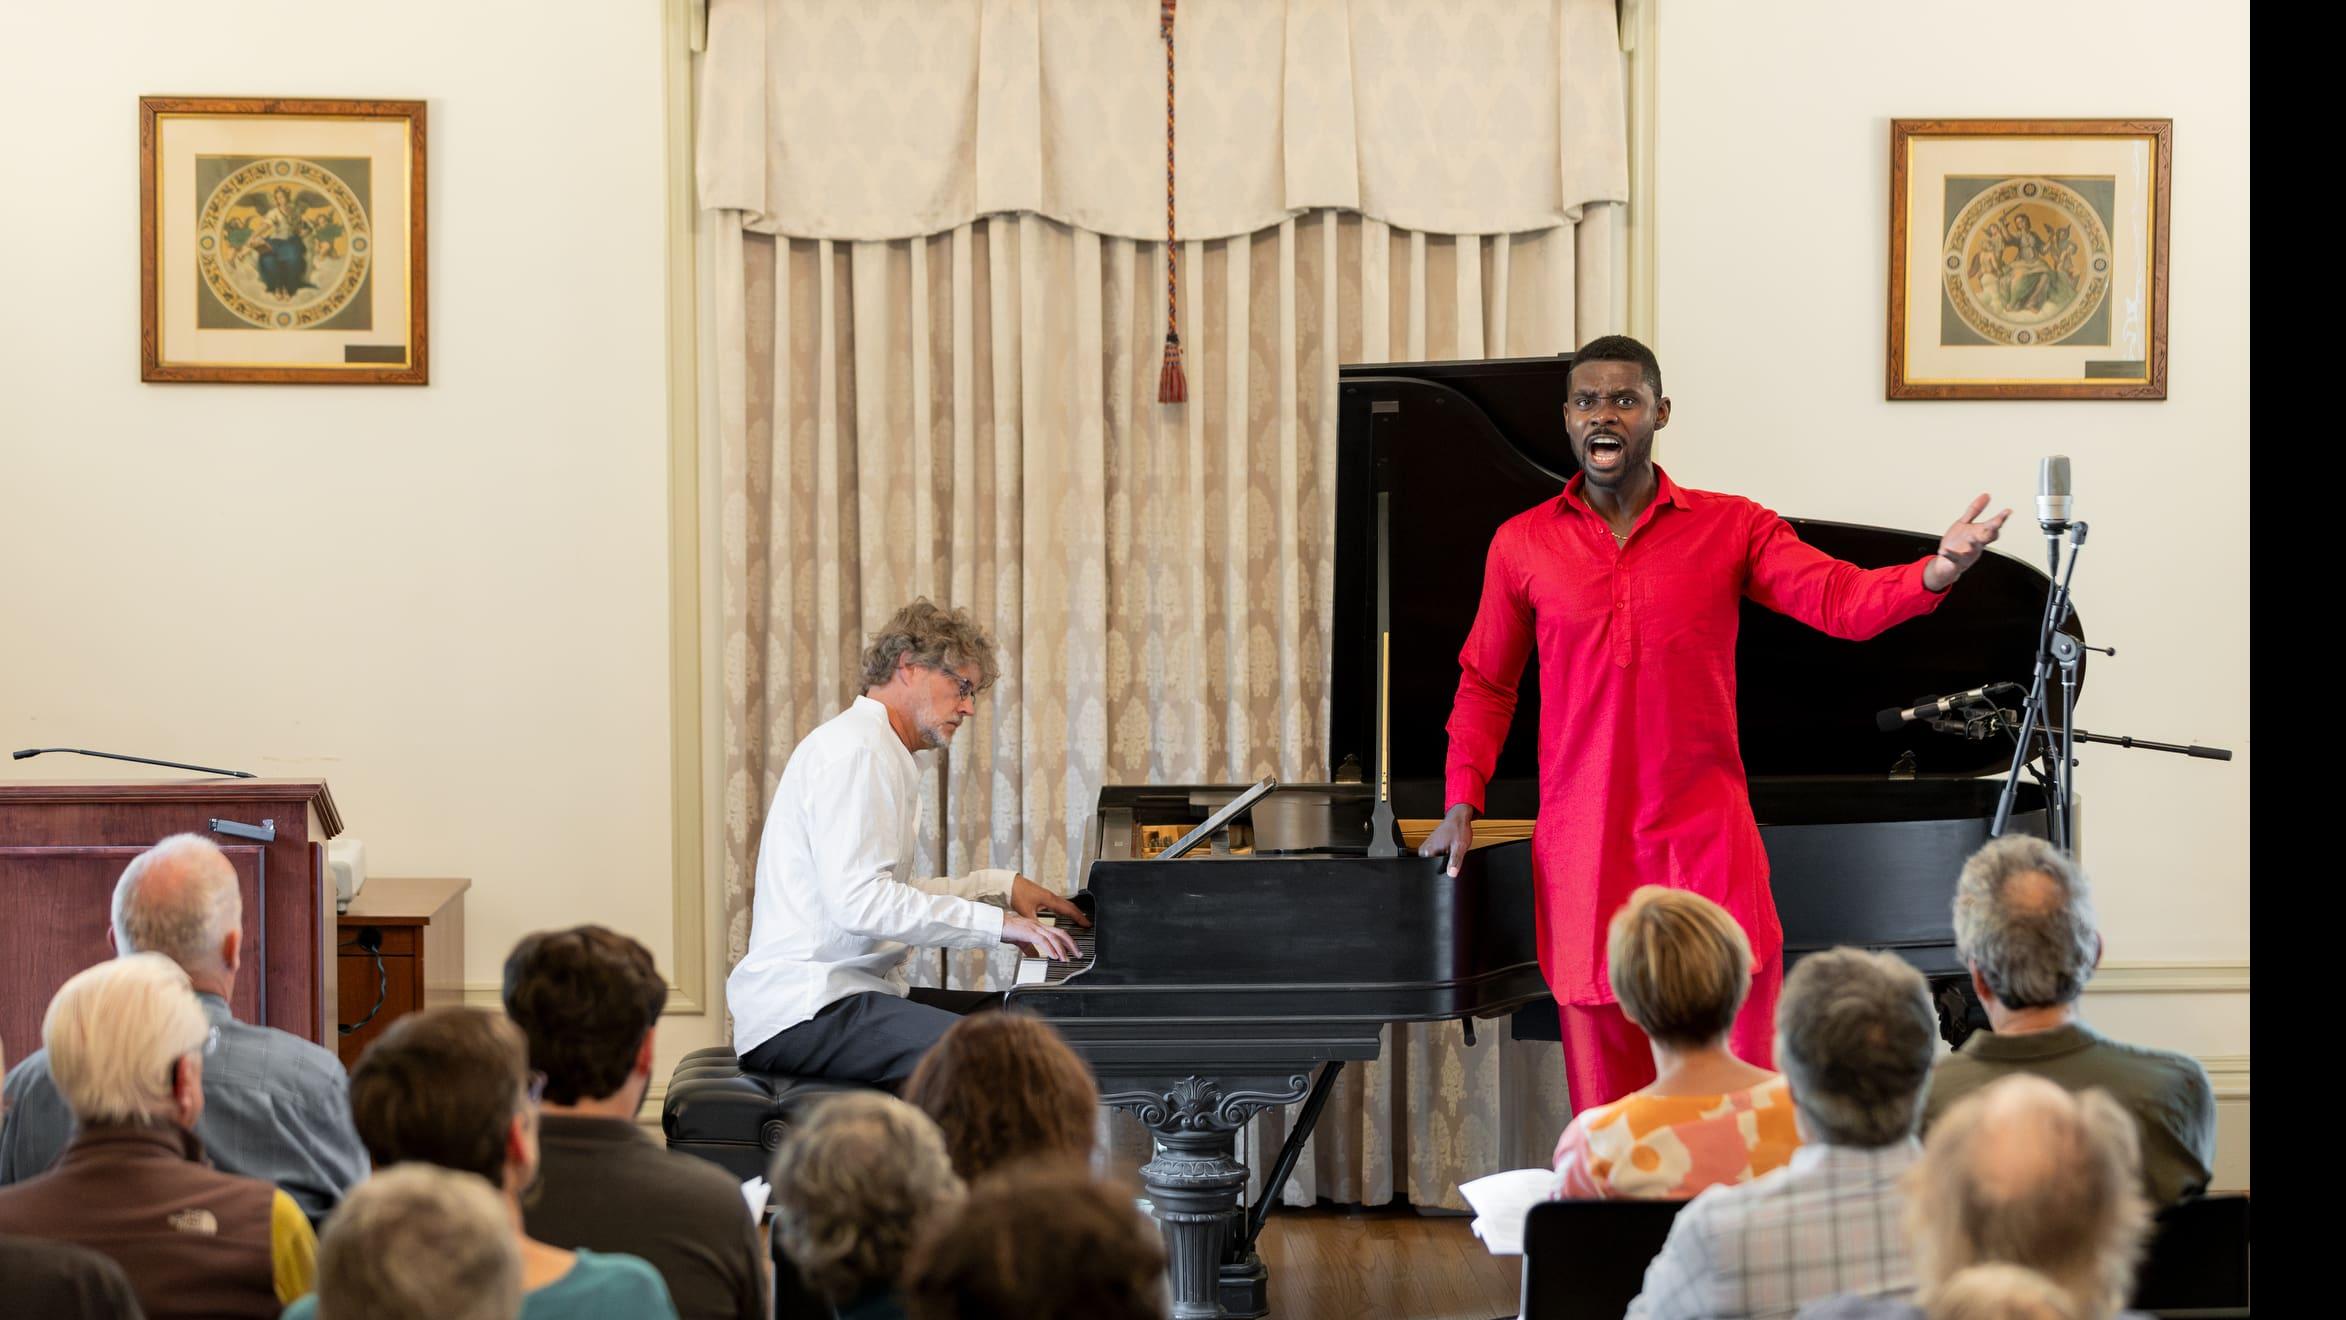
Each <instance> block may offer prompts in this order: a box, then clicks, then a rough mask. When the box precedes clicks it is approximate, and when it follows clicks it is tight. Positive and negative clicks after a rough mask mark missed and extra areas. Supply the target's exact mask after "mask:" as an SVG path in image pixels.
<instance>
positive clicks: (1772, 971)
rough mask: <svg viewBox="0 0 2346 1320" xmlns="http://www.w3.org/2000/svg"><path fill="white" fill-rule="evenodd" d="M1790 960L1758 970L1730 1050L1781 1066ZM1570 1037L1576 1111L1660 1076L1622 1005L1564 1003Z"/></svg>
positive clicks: (1568, 1065) (1559, 1014)
mask: <svg viewBox="0 0 2346 1320" xmlns="http://www.w3.org/2000/svg"><path fill="white" fill-rule="evenodd" d="M1783 988H1784V962H1783V960H1782V959H1781V958H1776V959H1772V960H1770V961H1769V962H1768V964H1767V965H1766V966H1764V967H1761V968H1760V969H1759V970H1758V971H1756V972H1754V973H1752V977H1751V993H1750V994H1748V995H1746V996H1744V999H1743V1009H1742V1011H1741V1012H1739V1013H1737V1014H1736V1015H1735V1025H1734V1027H1733V1028H1732V1029H1730V1030H1729V1031H1728V1033H1727V1048H1728V1049H1730V1050H1733V1051H1734V1052H1735V1057H1736V1058H1738V1059H1741V1060H1743V1061H1744V1062H1745V1063H1748V1064H1752V1065H1755V1066H1757V1067H1761V1068H1773V1067H1775V1066H1776V1062H1775V1060H1776V994H1777V992H1778V991H1780V990H1782V989H1783ZM1556 1021H1557V1024H1558V1025H1559V1026H1561V1027H1562V1028H1563V1036H1564V1085H1565V1087H1566V1088H1567V1095H1566V1103H1568V1104H1570V1105H1571V1106H1572V1112H1574V1113H1576V1114H1577V1113H1579V1112H1580V1111H1581V1110H1583V1109H1593V1108H1595V1107H1596V1106H1598V1105H1603V1104H1611V1103H1612V1102H1613V1101H1615V1100H1618V1099H1620V1098H1621V1097H1622V1096H1625V1095H1627V1094H1629V1093H1630V1092H1631V1091H1634V1090H1637V1089H1638V1088H1639V1087H1641V1086H1646V1085H1648V1084H1650V1083H1651V1082H1652V1081H1653V1080H1654V1054H1653V1049H1652V1047H1651V1046H1649V1045H1648V1044H1647V1043H1646V1038H1645V1033H1644V1032H1642V1031H1639V1030H1638V1029H1637V1024H1636V1023H1634V1022H1631V1021H1630V1020H1629V1018H1628V1017H1627V1016H1626V1015H1625V1014H1623V1013H1622V1011H1621V1006H1620V1005H1619V1004H1585V1005H1576V1004H1558V1005H1557V1006H1556Z"/></svg>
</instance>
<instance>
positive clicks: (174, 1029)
mask: <svg viewBox="0 0 2346 1320" xmlns="http://www.w3.org/2000/svg"><path fill="white" fill-rule="evenodd" d="M211 1031H212V1027H211V1023H210V1022H209V1021H207V1020H206V1019H205V1017H204V1010H203V1006H202V1005H201V1004H199V1003H197V1002H196V997H195V992H194V989H193V988H192V987H191V986H190V985H189V984H188V978H187V972H186V971H185V970H184V969H182V968H181V967H180V966H179V964H177V963H175V962H173V961H171V960H170V959H169V958H166V957H164V956H163V955H162V954H159V953H137V954H131V955H129V956H127V957H122V958H116V959H114V960H113V961H111V962H102V963H99V964H98V965H96V966H95V967H85V968H83V969H82V970H81V971H79V972H76V973H74V975H73V977H72V978H71V979H69V980H68V981H66V983H65V984H64V985H62V986H59V987H58V988H57V994H56V997H55V998H53V999H51V1000H50V1001H49V1011H48V1015H47V1016H46V1017H44V1018H43V1019H42V1020H41V1041H42V1043H43V1044H45V1045H46V1046H48V1049H49V1075H50V1076H51V1077H52V1078H54V1079H55V1080H56V1083H57V1091H58V1093H59V1094H60V1095H62V1096H63V1097H64V1098H65V1104H66V1107H67V1108H69V1109H71V1110H72V1111H73V1117H74V1119H75V1121H76V1122H78V1123H79V1124H80V1125H81V1126H82V1127H84V1128H88V1127H90V1126H92V1125H95V1124H132V1125H142V1126H143V1125H161V1124H170V1123H176V1124H178V1125H179V1126H181V1127H185V1128H192V1127H194V1126H195V1121H196V1119H197V1118H198V1117H199V1116H200V1115H201V1114H202V1113H203V1112H204V1087H203V1081H204V1042H205V1040H206V1039H207V1038H208V1037H209V1036H210V1035H211Z"/></svg>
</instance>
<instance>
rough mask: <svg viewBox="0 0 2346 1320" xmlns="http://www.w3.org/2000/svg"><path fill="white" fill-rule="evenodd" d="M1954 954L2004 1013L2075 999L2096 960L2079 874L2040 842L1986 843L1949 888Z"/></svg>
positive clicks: (2087, 893)
mask: <svg viewBox="0 0 2346 1320" xmlns="http://www.w3.org/2000/svg"><path fill="white" fill-rule="evenodd" d="M1955 947H1956V949H1957V950H1959V951H1960V952H1961V953H1962V955H1963V959H1964V961H1965V962H1968V963H1970V964H1971V965H1972V966H1974V967H1977V968H1978V969H1979V974H1980V979H1981V980H1983V981H1986V982H1987V983H1988V989H1989V990H1991V991H1994V992H1995V996H1996V999H1997V1001H1998V1002H1999V1003H2001V1004H2003V1006H2004V1007H2006V1008H2048V1007H2052V1006H2054V1005H2057V1004H2066V1003H2068V1002H2070V1001H2071V1000H2073V999H2075V998H2077V996H2078V995H2080V994H2082V993H2084V991H2085V983H2086V980H2087V979H2088V978H2089V977H2091V976H2092V975H2093V969H2094V963H2095V962H2096V961H2097V960H2098V959H2100V957H2101V954H2102V937H2101V932H2100V930H2099V929H2098V928H2097V927H2096V925H2095V922H2094V912H2093V893H2092V891H2091V890H2090V889H2089V888H2088V887H2087V885H2086V880H2085V872H2084V871H2083V870H2082V869H2080V868H2079V867H2078V865H2077V861H2076V859H2075V858H2073V857H2071V856H2070V855H2069V854H2067V853H2065V852H2063V851H2061V850H2060V849H2058V848H2056V847H2054V846H2053V845H2051V844H2049V843H2047V842H2045V841H2044V840H2043V839H2039V838H2035V837H2033V836H2030V835H2026V834H2007V835H2005V836H2004V837H2003V838H2001V839H1993V840H1990V841H1989V842H1988V844H1987V846H1986V847H1983V848H1981V849H1980V850H1979V851H1978V852H1975V853H1973V854H1972V855H1971V858H1970V860H1968V861H1966V862H1964V864H1963V874H1962V875H1961V876H1960V877H1959V878H1958V879H1957V880H1956V882H1955Z"/></svg>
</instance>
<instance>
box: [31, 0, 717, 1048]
mask: <svg viewBox="0 0 2346 1320" xmlns="http://www.w3.org/2000/svg"><path fill="white" fill-rule="evenodd" d="M0 10H4V13H0V123H5V124H7V125H10V127H9V128H8V129H7V130H6V134H7V147H8V155H9V158H10V159H11V161H12V162H13V172H14V175H15V177H16V178H17V179H19V180H20V181H22V184H23V186H20V187H19V188H17V189H14V190H12V194H11V195H12V197H13V198H14V201H13V202H12V204H11V205H9V206H6V207H0V251H8V252H13V253H15V254H17V255H16V257H15V258H14V259H12V260H10V261H9V263H8V273H7V275H6V277H5V288H6V294H7V298H6V301H7V304H8V308H9V314H8V315H6V316H0V743H5V744H6V745H7V746H8V747H10V748H14V747H21V746H26V745H33V744H49V743H64V744H75V745H81V746H91V747H101V748H109V749H120V750H125V751H134V752H142V753H147V754H151V755H159V756H165V757H171V758H175V759H184V760H193V761H200V762H206V763H211V764H225V765H230V766H239V767H243V768H247V769H251V770H256V771H259V772H260V773H262V774H268V775H323V776H325V777H326V778H327V779H328V780H329V781H330V782H331V783H332V785H333V788H334V793H335V797H336V799H337V801H338V802H339V804H340V805H341V808H342V811H343V814H344V816H345V818H346V819H347V821H348V824H349V828H350V833H351V834H352V835H353V836H356V837H358V838H361V839H363V840H365V842H366V846H367V856H368V863H369V867H370V870H371V871H372V872H373V873H374V874H378V875H465V876H470V877H472V879H473V882H474V884H473V889H472V891H471V893H470V895H469V896H468V899H467V913H466V915H467V926H468V929H467V941H468V947H467V958H468V966H467V968H466V979H467V980H468V981H470V982H472V983H474V984H475V985H476V986H483V985H485V984H487V983H493V982H494V981H495V980H496V978H497V976H498V971H499V967H500V965H501V963H502V961H503V957H504V954H505V952H506V950H507V949H508V948H509V947H510V946H511V944H512V942H513V940H514V938H515V937H516V936H518V935H520V934H521V933H522V932H524V931H526V930H530V929H534V928H539V927H544V926H550V925H556V924H569V923H572V922H579V921H589V920H592V921H601V922H605V923H607V924H609V925H611V926H613V927H616V928H618V929H620V930H623V931H626V932H628V933H629V934H632V935H634V936H636V937H638V938H640V939H642V940H643V941H644V942H645V943H646V944H648V945H649V946H650V947H651V948H652V949H653V950H654V952H655V954H656V955H657V957H658V959H659V961H660V964H661V966H662V967H663V969H664V970H667V971H669V972H670V973H671V975H673V974H674V970H675V954H674V949H675V945H674V942H673V940H672V932H671V924H672V916H671V910H672V903H671V881H670V871H671V856H672V853H671V843H670V805H669V803H670V785H669V765H670V742H669V714H668V691H669V674H668V665H669V614H668V583H667V564H668V523H667V517H668V514H667V477H668V473H667V462H668V431H667V427H668V404H667V378H666V370H667V362H666V351H667V350H666V343H667V340H666V311H667V302H666V293H665V284H664V279H665V264H664V261H665V259H664V246H663V245H664V242H665V236H664V235H665V231H664V229H663V223H664V215H665V212H664V205H665V203H664V198H663V195H662V181H663V179H664V178H665V173H664V168H665V167H664V160H665V156H664V151H665V144H664V139H663V127H662V117H661V116H662V108H663V105H662V91H661V72H662V71H661V7H660V5H659V4H657V3H653V2H652V0H595V3H592V4H581V5H571V6H565V7H562V8H561V10H560V12H559V13H557V12H556V11H554V10H550V9H548V8H546V7H544V6H530V5H505V4H473V3H458V0H420V2H419V3H413V4H408V5H403V6H399V7H397V8H396V9H395V10H384V9H381V8H380V7H363V6H362V7H342V6H332V5H329V6H323V7H321V6H318V5H315V4H296V3H285V2H284V0H255V2H254V3H248V4H244V5H240V6H238V7H237V8H236V10H235V11H234V15H233V18H224V17H223V12H222V11H220V10H217V9H215V8H206V7H200V6H191V5H185V4H180V3H174V2H173V0H137V2H135V3H124V4H118V5H112V6H107V7H105V11H104V14H103V16H102V17H101V16H100V13H99V11H98V10H93V9H91V8H89V7H86V6H68V5H29V4H26V5H19V4H8V5H5V6H0ZM142 93H155V94H163V93H172V94H220V95H264V94H279V95H316V96H361V97H365V96H381V97H408V98H420V99H423V100H424V101H426V102H427V103H428V107H429V111H428V112H429V116H430V118H429V130H430V144H429V167H430V178H429V186H430V206H431V216H430V219H431V227H432V229H431V244H432V250H431V291H432V307H431V318H432V320H431V328H432V340H433V344H432V349H433V352H432V364H431V366H432V383H431V384H430V385H428V386H425V387H422V388H350V387H326V386H275V387H259V386H213V385H143V384H140V383H139V380H138V374H137V344H138V264H137V260H136V254H137V238H138V192H137V180H136V175H137V162H138V136H137V102H138V97H139V96H140V95H141V94H142ZM36 181H37V182H36ZM135 772H136V771H135V768H134V767H127V766H125V767H119V768H118V767H113V766H109V765H106V764H103V763H99V762H93V761H81V760H74V759H47V758H44V759H42V760H39V761H31V762H12V761H4V760H0V774H4V775H7V776H10V777H13V778H36V777H37V778H64V777H86V776H92V775H112V774H117V773H135ZM694 934H695V936H696V938H697V936H698V932H695V933H694ZM689 989H690V991H691V993H692V995H693V996H694V997H696V998H702V999H705V998H706V997H707V995H708V988H707V987H705V986H695V987H690V988H689ZM476 997H478V995H477V993H476ZM490 997H491V998H492V999H493V992H492V993H491V996H490ZM359 1008H360V1009H362V1010H363V1008H364V1005H360V1006H359ZM672 1022H673V1023H674V1025H673V1026H671V1027H670V1029H669V1030H667V1031H666V1032H664V1033H663V1034H664V1035H665V1036H668V1037H671V1038H673V1039H669V1040H665V1041H663V1046H664V1048H663V1050H662V1054H663V1055H664V1056H668V1057H672V1056H673V1055H674V1054H675V1053H676V1052H678V1051H679V1050H680V1049H682V1048H685V1047H688V1046H690V1045H694V1044H699V1043H703V1042H702V1041H701V1040H700V1039H699V1036H700V1033H702V1032H703V1031H705V1030H711V1029H712V1028H710V1027H709V1025H708V1024H709V1023H710V1022H711V1019H708V1018H705V1017H690V1018H679V1019H672ZM11 1044H12V1045H13V1044H14V1042H11ZM662 1075H663V1076H664V1075H665V1062H663V1064H662Z"/></svg>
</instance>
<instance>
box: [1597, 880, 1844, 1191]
mask: <svg viewBox="0 0 2346 1320" xmlns="http://www.w3.org/2000/svg"><path fill="white" fill-rule="evenodd" d="M1605 957H1606V961H1607V963H1608V964H1609V967H1608V974H1609V976H1610V979H1611V981H1612V985H1613V997H1614V998H1615V999H1617V1000H1619V1001H1620V1004H1621V1011H1622V1013H1623V1014H1625V1015H1626V1016H1627V1017H1628V1018H1629V1020H1630V1021H1631V1022H1634V1023H1636V1024H1637V1027H1638V1029H1639V1030H1641V1031H1643V1032H1645V1034H1646V1039H1647V1041H1648V1042H1649V1043H1650V1044H1651V1046H1652V1048H1653V1055H1654V1080H1653V1081H1652V1083H1650V1084H1649V1085H1647V1086H1645V1087H1644V1088H1643V1089H1640V1090H1637V1091H1632V1092H1631V1093H1629V1094H1628V1095H1626V1096H1623V1097H1622V1098H1620V1099H1619V1100H1616V1101H1614V1102H1612V1103H1611V1104H1605V1105H1597V1106H1594V1107H1592V1108H1587V1109H1583V1110H1581V1111H1580V1112H1579V1113H1578V1114H1576V1115H1574V1116H1573V1119H1572V1122H1571V1124H1570V1125H1569V1126H1567V1127H1566V1128H1565V1129H1564V1135H1563V1136H1562V1137H1561V1138H1560V1139H1559V1140H1558V1141H1557V1142H1556V1159H1555V1166H1556V1191H1555V1194H1556V1196H1558V1197H1559V1198H1567V1199H1591V1198H1605V1199H1609V1198H1615V1197H1619V1198H1640V1199H1656V1200H1667V1199H1676V1198H1683V1197H1689V1196H1692V1195H1694V1194H1695V1193H1696V1192H1699V1191H1701V1190H1702V1189H1703V1188H1705V1187H1709V1186H1712V1185H1714V1184H1718V1183H1739V1182H1745V1181H1748V1180H1749V1179H1752V1178H1756V1177H1758V1176H1759V1175H1760V1174H1763V1173H1766V1172H1768V1171H1769V1170H1771V1169H1774V1168H1776V1167H1777V1166H1778V1165H1781V1164H1783V1163H1784V1162H1785V1161H1786V1160H1789V1159H1790V1158H1791V1157H1792V1152H1793V1150H1794V1148H1796V1147H1798V1146H1799V1145H1800V1133H1799V1131H1798V1129H1797V1128H1796V1127H1795V1126H1794V1123H1793V1118H1792V1093H1791V1091H1790V1089H1789V1088H1788V1087H1787V1086H1786V1085H1785V1082H1784V1079H1783V1078H1782V1077H1781V1076H1779V1075H1778V1074H1776V1073H1773V1072H1770V1071H1768V1070H1767V1069H1765V1068H1758V1067H1754V1066H1752V1065H1751V1064H1748V1063H1745V1062H1744V1061H1743V1060H1741V1059H1739V1058H1736V1057H1735V1055H1734V1054H1732V1053H1731V1052H1729V1050H1728V1048H1727V1033H1728V1031H1729V1029H1730V1028H1732V1027H1733V1026H1734V1025H1735V1015H1736V1013H1737V1011H1738V1010H1740V1009H1741V1008H1742V1007H1743V998H1744V995H1745V994H1746V993H1747V992H1748V991H1749V990H1750V988H1751V941H1750V940H1749V939H1748V938H1746V937H1745V935H1744V933H1743V930H1742V928H1741V927H1739V926H1737V925H1736V924H1735V919H1734V918H1733V917H1731V916H1729V915H1727V910H1726V909H1725V908H1722V907H1720V906H1719V905H1718V904H1716V903H1713V902H1712V901H1710V900H1709V899H1707V898H1704V897H1702V896H1701V895H1700V894H1693V893H1689V892H1687V891H1685V890H1683V889H1665V888H1663V887H1661V886H1659V885H1646V886H1644V887H1643V888H1641V889H1639V890H1638V891H1637V892H1636V893H1634V894H1631V895H1630V896H1629V901H1628V902H1627V903H1624V904H1623V905H1622V906H1621V910H1620V911H1619V912H1617V913H1615V914H1614V915H1613V922H1612V925H1611V927H1610V929H1609V930H1608V932H1607V935H1606V942H1605Z"/></svg>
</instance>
